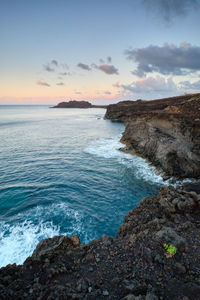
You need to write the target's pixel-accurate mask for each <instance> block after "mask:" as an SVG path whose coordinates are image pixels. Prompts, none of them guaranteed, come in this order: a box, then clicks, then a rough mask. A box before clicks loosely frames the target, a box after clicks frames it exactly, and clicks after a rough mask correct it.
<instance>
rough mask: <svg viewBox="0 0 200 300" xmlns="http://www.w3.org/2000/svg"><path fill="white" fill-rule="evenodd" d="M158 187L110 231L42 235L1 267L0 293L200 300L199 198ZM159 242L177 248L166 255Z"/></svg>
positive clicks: (3, 296) (11, 296)
mask: <svg viewBox="0 0 200 300" xmlns="http://www.w3.org/2000/svg"><path fill="white" fill-rule="evenodd" d="M191 189H192V187H191V186H190V191H189V192H187V191H185V190H183V189H180V190H176V189H175V188H173V187H168V188H162V189H161V190H160V192H159V194H158V195H157V196H155V197H152V198H145V199H143V200H142V201H141V203H140V204H139V206H138V207H137V208H135V209H134V210H132V211H131V212H129V213H128V214H127V216H126V217H125V220H124V224H123V225H122V226H121V227H120V229H119V232H118V234H117V236H116V237H114V238H110V237H109V236H107V235H103V236H102V238H100V239H98V240H94V241H92V242H91V243H89V244H87V245H81V244H80V241H79V238H78V237H77V236H76V235H74V236H73V237H72V238H69V237H67V236H56V237H54V238H52V239H46V240H43V241H41V242H40V243H39V244H38V246H37V248H36V250H35V251H34V253H33V255H32V256H31V257H29V258H28V259H27V260H26V261H25V263H24V264H23V265H22V266H16V265H15V264H14V265H8V266H6V267H4V268H1V269H0V299H2V300H3V299H5V300H11V299H30V300H33V299H41V300H46V299H52V300H53V299H63V300H64V299H91V300H92V299H94V300H95V299H110V300H112V299H140V300H163V299H164V300H171V299H173V300H180V299H181V300H184V299H189V300H199V299H200V267H199V266H200V197H199V195H198V194H197V193H196V192H194V191H192V190H191ZM164 243H167V244H169V245H170V244H172V245H173V246H175V247H176V248H177V251H176V254H175V255H174V256H172V257H171V258H167V255H166V254H167V253H166V250H165V248H164V246H163V244H164Z"/></svg>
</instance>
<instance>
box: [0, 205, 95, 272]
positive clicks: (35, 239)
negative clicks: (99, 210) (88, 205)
mask: <svg viewBox="0 0 200 300" xmlns="http://www.w3.org/2000/svg"><path fill="white" fill-rule="evenodd" d="M13 221H14V225H12V224H8V223H6V222H0V253H3V255H0V267H3V266H6V265H7V264H8V263H10V264H12V263H17V264H22V263H23V262H24V261H25V259H26V258H27V257H28V256H30V255H32V253H33V251H34V249H35V248H36V246H37V244H38V243H39V242H40V241H41V240H42V239H45V238H51V237H53V236H55V235H58V234H66V235H68V236H72V235H73V234H78V235H79V236H81V235H82V242H83V243H88V242H89V241H91V240H92V239H94V238H95V237H96V235H95V234H94V233H93V232H86V230H85V229H84V226H85V222H84V215H83V214H82V213H80V212H79V211H77V210H75V209H72V208H70V207H69V205H68V204H67V203H64V202H60V203H56V204H51V205H49V206H41V205H40V206H36V207H34V208H31V209H29V210H27V211H26V212H21V213H18V214H17V215H16V216H15V218H14V220H13ZM58 224H59V225H58Z"/></svg>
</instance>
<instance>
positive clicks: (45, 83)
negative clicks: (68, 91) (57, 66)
mask: <svg viewBox="0 0 200 300" xmlns="http://www.w3.org/2000/svg"><path fill="white" fill-rule="evenodd" d="M37 84H38V85H43V86H48V87H50V84H48V83H47V82H45V81H41V80H38V81H37Z"/></svg>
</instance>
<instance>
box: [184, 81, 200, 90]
mask: <svg viewBox="0 0 200 300" xmlns="http://www.w3.org/2000/svg"><path fill="white" fill-rule="evenodd" d="M180 86H181V87H182V88H184V89H188V90H199V91H200V80H197V81H196V82H193V83H191V82H190V81H181V82H180Z"/></svg>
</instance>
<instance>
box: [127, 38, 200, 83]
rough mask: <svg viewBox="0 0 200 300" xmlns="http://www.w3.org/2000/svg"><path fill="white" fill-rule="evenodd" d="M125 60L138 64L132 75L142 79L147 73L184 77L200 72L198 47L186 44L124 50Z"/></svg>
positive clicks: (199, 50) (199, 48)
mask: <svg viewBox="0 0 200 300" xmlns="http://www.w3.org/2000/svg"><path fill="white" fill-rule="evenodd" d="M125 55H126V56H127V59H129V60H133V61H135V62H136V63H138V66H137V69H136V70H134V71H133V74H136V75H138V76H139V77H144V76H145V75H146V74H147V73H152V72H159V73H161V74H164V75H168V74H173V75H185V74H187V73H191V72H196V71H199V70H200V47H197V46H192V45H191V44H188V43H186V42H184V43H181V44H180V46H179V47H178V46H175V45H173V44H171V45H169V44H164V45H163V46H162V47H159V46H152V45H151V46H148V47H146V48H139V49H133V50H126V51H125Z"/></svg>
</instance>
